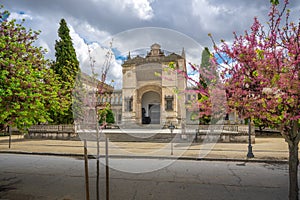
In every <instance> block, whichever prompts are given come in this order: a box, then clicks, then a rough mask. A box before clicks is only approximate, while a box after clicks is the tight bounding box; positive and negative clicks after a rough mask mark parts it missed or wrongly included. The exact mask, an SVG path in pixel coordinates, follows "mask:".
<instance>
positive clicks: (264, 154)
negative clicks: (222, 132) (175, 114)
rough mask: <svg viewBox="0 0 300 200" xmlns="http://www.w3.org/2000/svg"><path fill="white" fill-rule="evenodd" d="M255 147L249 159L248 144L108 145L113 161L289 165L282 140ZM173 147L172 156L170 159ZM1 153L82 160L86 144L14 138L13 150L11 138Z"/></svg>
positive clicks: (261, 140) (91, 148)
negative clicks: (77, 157) (155, 159)
mask: <svg viewBox="0 0 300 200" xmlns="http://www.w3.org/2000/svg"><path fill="white" fill-rule="evenodd" d="M87 145H88V152H89V154H90V155H91V156H93V155H95V154H96V142H92V141H88V143H87ZM252 146H253V154H254V156H255V157H254V158H252V159H247V157H246V155H247V151H248V144H246V143H216V144H212V143H208V144H202V143H151V142H109V146H108V151H109V155H110V156H111V157H113V156H115V157H149V158H150V157H156V158H179V159H199V160H224V161H230V160H232V161H254V162H286V161H287V159H288V145H287V143H286V142H285V141H284V139H283V138H281V137H256V138H255V144H253V145H252ZM172 147H173V155H171V152H172ZM0 153H29V154H42V155H43V154H44V155H62V156H82V155H83V142H82V141H74V140H42V139H40V140H39V139H24V138H23V136H18V135H13V136H12V143H11V148H8V136H2V137H0ZM100 155H101V156H104V155H105V143H104V142H103V141H101V142H100Z"/></svg>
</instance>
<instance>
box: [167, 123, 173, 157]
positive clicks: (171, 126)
mask: <svg viewBox="0 0 300 200" xmlns="http://www.w3.org/2000/svg"><path fill="white" fill-rule="evenodd" d="M168 128H169V129H170V131H171V136H173V131H174V129H175V126H174V125H173V124H172V122H171V124H170V126H169V127H168ZM171 155H173V137H171Z"/></svg>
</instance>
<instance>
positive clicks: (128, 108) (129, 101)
mask: <svg viewBox="0 0 300 200" xmlns="http://www.w3.org/2000/svg"><path fill="white" fill-rule="evenodd" d="M132 103H133V98H132V97H126V98H125V111H126V112H131V111H132Z"/></svg>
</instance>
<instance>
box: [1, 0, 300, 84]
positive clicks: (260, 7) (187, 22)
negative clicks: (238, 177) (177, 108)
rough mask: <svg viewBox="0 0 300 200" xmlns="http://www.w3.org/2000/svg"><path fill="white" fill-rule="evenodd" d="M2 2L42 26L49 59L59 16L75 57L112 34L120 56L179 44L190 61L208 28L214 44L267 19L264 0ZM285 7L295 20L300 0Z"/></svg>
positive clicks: (208, 43)
mask: <svg viewBox="0 0 300 200" xmlns="http://www.w3.org/2000/svg"><path fill="white" fill-rule="evenodd" d="M3 4H4V6H5V9H8V10H9V11H10V12H11V13H12V14H13V15H12V16H11V18H12V17H13V18H16V19H23V18H25V19H27V20H26V21H25V23H24V25H25V26H26V27H28V28H32V29H33V30H41V31H42V32H41V34H40V36H39V41H38V43H37V44H39V45H41V46H43V47H45V48H47V49H48V51H49V53H48V54H47V57H48V58H50V59H54V52H55V51H54V45H55V40H57V39H58V36H57V30H58V27H59V21H60V20H61V18H64V19H65V20H66V21H67V23H68V25H69V26H70V27H72V28H73V33H72V34H73V35H72V38H73V42H74V47H75V49H76V53H77V56H78V58H79V59H80V61H81V62H85V60H86V58H87V53H86V52H87V49H86V48H87V47H86V44H85V43H88V44H89V46H90V48H92V49H97V48H100V47H105V46H106V47H107V43H108V41H110V40H111V38H118V39H116V40H114V42H113V45H114V48H117V49H118V50H119V51H120V55H122V56H127V55H128V51H131V50H137V49H147V48H148V49H149V47H150V46H151V44H153V43H154V42H158V43H160V44H161V46H162V48H163V49H164V50H167V51H170V52H175V53H179V54H180V52H181V50H182V48H183V47H184V48H185V49H186V53H187V58H188V60H189V61H191V62H192V63H195V64H197V63H199V60H200V59H201V52H202V49H201V48H202V47H203V46H207V47H209V48H210V49H212V42H211V41H210V39H209V37H208V36H207V34H208V33H212V35H213V36H214V38H215V40H216V42H217V43H218V41H219V40H220V39H224V40H225V41H228V42H230V41H232V39H233V35H232V32H233V31H235V32H237V33H238V34H243V32H244V30H249V28H250V26H251V24H252V22H253V17H254V16H257V17H258V18H259V20H260V21H261V22H262V23H265V22H267V20H268V16H267V14H268V9H269V7H270V3H269V1H261V0H252V1H246V0H244V1H236V0H226V1H224V0H187V1H182V0H172V1H167V0H165V1H163V0H162V1H159V0H85V1H82V0H63V1H61V0H52V1H41V0H26V1H21V0H9V1H5V3H3ZM289 8H290V9H291V11H292V12H291V18H292V19H293V20H298V18H299V17H298V13H299V9H300V1H291V2H290V7H289ZM145 27H148V28H149V27H155V28H161V29H167V30H174V31H175V32H176V31H177V32H178V33H182V34H184V35H186V36H188V37H190V38H191V39H192V40H194V41H195V42H196V43H198V44H199V45H198V46H197V45H195V46H193V45H191V44H190V43H183V42H182V41H184V40H182V39H181V38H180V37H179V36H177V37H176V36H175V34H170V33H167V32H166V31H165V32H164V31H161V32H160V33H159V34H155V33H154V32H153V31H152V32H151V31H150V30H149V29H144V28H145ZM135 29H136V30H140V32H139V34H132V31H131V30H135ZM145 31H150V32H145ZM150 33H151V34H150ZM179 35H180V34H179ZM161 36H164V37H161ZM166 38H167V39H168V40H166ZM199 46H200V47H199ZM119 62H120V60H117V61H116V63H115V64H114V66H115V67H112V68H113V69H114V70H120V71H121V68H120V64H121V63H119ZM112 76H114V77H113V78H114V79H115V78H116V77H119V74H118V73H117V72H116V71H114V73H113V74H112Z"/></svg>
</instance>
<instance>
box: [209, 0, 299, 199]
mask: <svg viewBox="0 0 300 200" xmlns="http://www.w3.org/2000/svg"><path fill="white" fill-rule="evenodd" d="M271 2H272V7H271V10H270V13H269V17H270V18H269V21H268V23H267V25H266V26H264V25H263V24H261V23H260V22H259V20H258V19H257V18H254V23H253V25H252V26H251V30H250V31H246V32H245V34H244V35H237V34H236V33H234V40H233V44H228V43H227V42H226V41H222V42H221V45H219V46H218V45H217V44H216V43H215V41H214V40H213V38H212V41H213V42H214V50H215V51H216V52H217V54H218V55H219V56H220V57H222V55H227V56H228V57H229V58H231V60H233V62H232V63H229V62H228V61H227V60H226V59H223V61H224V64H225V65H226V64H227V67H226V69H224V72H223V80H224V81H225V88H226V91H227V99H228V104H229V107H230V108H231V109H232V110H235V111H237V112H238V113H239V114H240V116H241V117H243V118H255V119H258V120H260V122H262V123H264V124H269V125H272V126H273V127H276V128H278V129H280V130H281V134H282V136H283V137H284V138H285V140H286V141H287V142H288V145H289V152H290V156H289V169H290V193H289V197H290V199H298V179H297V171H298V163H299V160H298V144H299V140H300V130H299V124H300V21H299V22H297V23H294V22H290V21H289V16H290V11H289V10H288V9H287V5H288V1H287V0H286V1H285V3H284V5H283V6H282V7H283V8H282V10H279V8H278V3H279V2H278V1H271Z"/></svg>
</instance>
